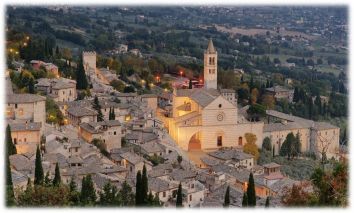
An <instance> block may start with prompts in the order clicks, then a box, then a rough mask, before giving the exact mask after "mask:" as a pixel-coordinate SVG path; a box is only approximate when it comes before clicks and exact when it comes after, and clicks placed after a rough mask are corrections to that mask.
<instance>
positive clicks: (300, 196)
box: [282, 184, 313, 207]
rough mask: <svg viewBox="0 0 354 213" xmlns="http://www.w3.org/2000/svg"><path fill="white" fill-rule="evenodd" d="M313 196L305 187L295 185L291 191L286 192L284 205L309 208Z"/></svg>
mask: <svg viewBox="0 0 354 213" xmlns="http://www.w3.org/2000/svg"><path fill="white" fill-rule="evenodd" d="M311 200H313V198H312V195H311V194H310V193H309V192H307V191H306V190H305V189H304V187H303V186H301V185H297V184H294V185H293V186H292V187H291V188H290V189H287V190H285V192H284V195H283V197H282V203H283V204H284V205H285V206H297V207H304V206H309V204H310V202H311Z"/></svg>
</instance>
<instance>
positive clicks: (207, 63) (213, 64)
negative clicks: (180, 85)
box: [204, 39, 218, 89]
mask: <svg viewBox="0 0 354 213" xmlns="http://www.w3.org/2000/svg"><path fill="white" fill-rule="evenodd" d="M217 79H218V53H217V52H216V50H215V48H214V45H213V41H212V40H211V39H209V43H208V48H207V49H206V50H205V51H204V88H206V89H217V88H218V84H217Z"/></svg>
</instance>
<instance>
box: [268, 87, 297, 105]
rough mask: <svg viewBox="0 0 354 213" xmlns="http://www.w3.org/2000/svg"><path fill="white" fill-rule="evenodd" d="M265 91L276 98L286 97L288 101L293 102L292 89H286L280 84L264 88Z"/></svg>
mask: <svg viewBox="0 0 354 213" xmlns="http://www.w3.org/2000/svg"><path fill="white" fill-rule="evenodd" d="M266 93H268V94H270V95H272V96H274V98H275V99H276V100H281V99H286V100H288V101H289V102H293V98H294V90H293V89H287V88H285V87H282V86H274V87H270V88H266Z"/></svg>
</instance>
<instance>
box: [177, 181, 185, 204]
mask: <svg viewBox="0 0 354 213" xmlns="http://www.w3.org/2000/svg"><path fill="white" fill-rule="evenodd" d="M182 202H183V199H182V184H181V183H179V186H178V191H177V199H176V207H182Z"/></svg>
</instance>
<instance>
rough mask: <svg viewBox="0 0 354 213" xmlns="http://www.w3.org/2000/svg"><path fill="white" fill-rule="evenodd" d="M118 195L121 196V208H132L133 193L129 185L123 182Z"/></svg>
mask: <svg viewBox="0 0 354 213" xmlns="http://www.w3.org/2000/svg"><path fill="white" fill-rule="evenodd" d="M119 193H120V194H121V195H122V196H121V203H122V206H133V205H134V204H135V200H134V196H135V195H134V193H133V191H132V188H131V187H130V186H129V184H128V183H127V182H126V181H124V182H123V184H122V188H121V190H120V191H119Z"/></svg>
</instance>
